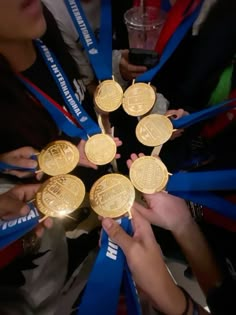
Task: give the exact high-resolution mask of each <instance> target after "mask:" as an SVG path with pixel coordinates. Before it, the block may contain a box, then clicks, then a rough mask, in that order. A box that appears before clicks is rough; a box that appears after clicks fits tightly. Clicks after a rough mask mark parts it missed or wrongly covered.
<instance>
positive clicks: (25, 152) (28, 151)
mask: <svg viewBox="0 0 236 315" xmlns="http://www.w3.org/2000/svg"><path fill="white" fill-rule="evenodd" d="M15 153H17V156H18V155H19V154H20V156H21V157H23V158H26V159H30V158H31V157H32V156H34V155H35V154H37V153H38V151H37V150H35V149H34V148H33V147H23V148H20V149H17V150H15Z"/></svg>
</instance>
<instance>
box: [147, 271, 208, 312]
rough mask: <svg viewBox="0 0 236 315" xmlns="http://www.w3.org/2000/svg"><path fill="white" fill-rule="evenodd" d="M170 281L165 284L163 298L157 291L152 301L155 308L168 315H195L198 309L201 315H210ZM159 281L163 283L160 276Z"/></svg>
mask: <svg viewBox="0 0 236 315" xmlns="http://www.w3.org/2000/svg"><path fill="white" fill-rule="evenodd" d="M169 277H170V276H169ZM170 279H171V278H170ZM170 279H169V280H165V284H163V286H162V288H163V291H162V293H163V296H160V295H162V293H160V292H157V291H158V290H157V291H156V293H155V296H153V298H152V299H151V300H152V302H153V306H154V308H156V309H158V310H159V311H161V312H163V313H164V314H167V315H182V314H186V315H193V314H195V313H193V311H194V310H196V309H197V310H198V314H199V315H205V314H209V313H208V312H207V311H205V310H204V309H203V308H202V307H201V306H200V305H198V304H196V303H195V302H194V301H193V300H192V298H191V297H190V295H189V294H188V293H187V292H186V291H185V293H184V290H182V289H180V288H179V287H178V286H177V285H176V284H175V283H174V282H173V280H172V279H171V280H170ZM159 280H160V281H161V279H160V276H159ZM159 280H158V281H159ZM153 293H154V292H153Z"/></svg>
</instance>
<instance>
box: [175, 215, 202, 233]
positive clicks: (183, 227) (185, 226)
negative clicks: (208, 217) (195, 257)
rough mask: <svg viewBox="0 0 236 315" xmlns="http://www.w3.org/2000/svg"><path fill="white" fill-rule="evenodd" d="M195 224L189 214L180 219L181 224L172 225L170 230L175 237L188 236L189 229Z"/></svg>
mask: <svg viewBox="0 0 236 315" xmlns="http://www.w3.org/2000/svg"><path fill="white" fill-rule="evenodd" d="M195 226H196V222H195V221H194V219H193V218H192V217H191V216H190V215H189V216H188V217H186V218H185V219H184V220H182V222H181V224H178V225H176V226H174V227H173V228H172V229H171V232H172V234H173V236H174V237H175V238H177V239H178V238H182V237H185V236H188V235H189V233H190V232H191V230H192V229H193V228H194V227H195Z"/></svg>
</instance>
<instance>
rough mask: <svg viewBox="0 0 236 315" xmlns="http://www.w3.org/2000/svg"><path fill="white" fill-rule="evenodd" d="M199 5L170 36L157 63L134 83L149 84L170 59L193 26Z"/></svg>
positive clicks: (199, 8)
mask: <svg viewBox="0 0 236 315" xmlns="http://www.w3.org/2000/svg"><path fill="white" fill-rule="evenodd" d="M201 5H202V4H201V3H200V4H199V5H198V6H197V7H196V9H195V10H194V12H193V13H192V14H191V15H189V16H187V18H186V19H185V20H184V21H183V22H182V23H181V24H180V25H179V27H178V28H177V30H176V31H175V33H174V34H173V35H172V37H171V38H170V40H169V41H168V43H167V45H166V47H165V49H164V51H163V53H162V55H161V57H160V61H159V63H158V64H157V65H156V66H155V67H153V68H152V69H150V70H148V71H146V72H145V73H143V74H141V75H140V76H138V77H137V78H136V79H135V81H136V82H151V81H152V79H153V77H154V76H155V75H156V74H157V73H158V72H159V71H160V70H161V68H162V67H163V65H164V64H165V63H166V62H167V60H168V59H169V58H170V57H171V55H172V54H173V52H174V51H175V50H176V48H177V47H178V46H179V44H180V42H181V41H182V40H183V38H184V37H185V35H186V34H187V32H188V30H189V29H190V28H191V26H192V25H193V23H194V21H195V20H196V18H197V17H198V15H199V12H200V10H201Z"/></svg>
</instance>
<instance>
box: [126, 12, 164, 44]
mask: <svg viewBox="0 0 236 315" xmlns="http://www.w3.org/2000/svg"><path fill="white" fill-rule="evenodd" d="M165 18H166V13H165V12H164V11H162V10H160V9H159V8H156V7H146V8H145V9H143V8H141V7H133V8H131V9H129V10H128V11H126V12H125V14H124V20H125V24H126V26H127V30H128V35H129V46H130V48H140V49H146V50H154V49H155V46H156V43H157V40H158V37H159V35H160V32H161V29H162V27H163V24H164V22H165Z"/></svg>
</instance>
